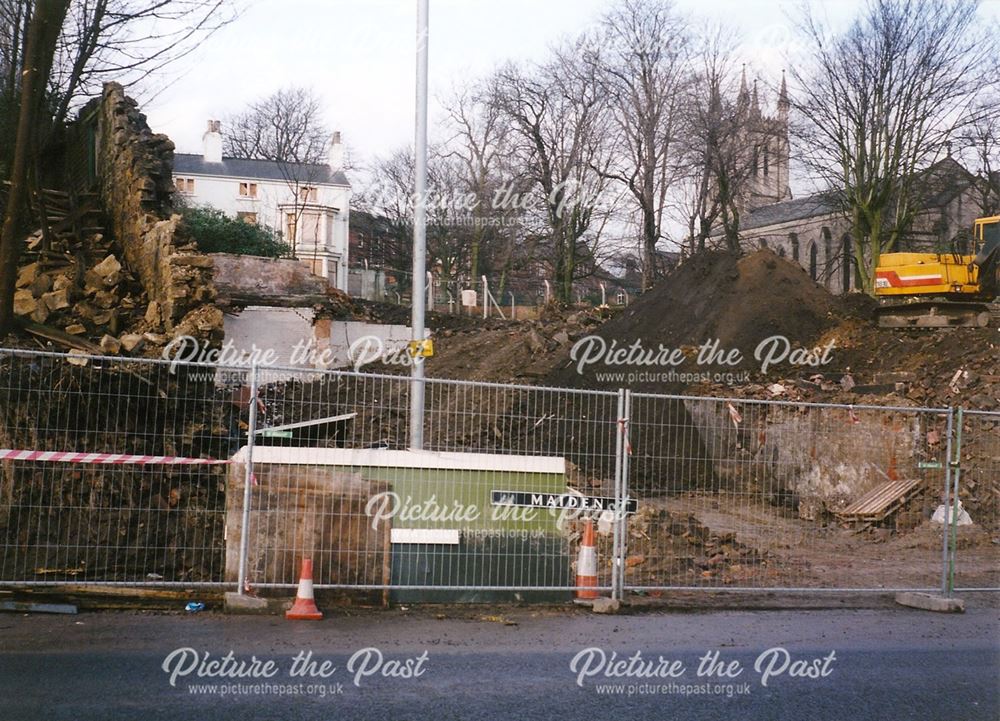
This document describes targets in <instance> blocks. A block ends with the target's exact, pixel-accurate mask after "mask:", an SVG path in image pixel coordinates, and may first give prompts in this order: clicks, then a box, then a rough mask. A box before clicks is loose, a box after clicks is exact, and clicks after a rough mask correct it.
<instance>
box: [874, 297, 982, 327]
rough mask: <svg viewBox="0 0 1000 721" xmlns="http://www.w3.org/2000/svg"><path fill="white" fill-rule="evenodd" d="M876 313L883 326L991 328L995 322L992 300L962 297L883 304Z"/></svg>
mask: <svg viewBox="0 0 1000 721" xmlns="http://www.w3.org/2000/svg"><path fill="white" fill-rule="evenodd" d="M875 315H876V318H877V319H878V324H879V327H880V328H988V327H989V326H990V324H991V323H992V322H993V311H992V309H991V308H990V306H989V304H987V303H969V302H962V301H943V300H942V301H925V302H921V303H902V304H899V305H883V306H880V307H879V308H878V310H876V311H875Z"/></svg>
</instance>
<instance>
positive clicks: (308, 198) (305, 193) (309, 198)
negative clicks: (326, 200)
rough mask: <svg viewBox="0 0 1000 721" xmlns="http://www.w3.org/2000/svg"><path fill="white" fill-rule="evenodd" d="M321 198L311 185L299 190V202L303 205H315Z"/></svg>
mask: <svg viewBox="0 0 1000 721" xmlns="http://www.w3.org/2000/svg"><path fill="white" fill-rule="evenodd" d="M318 197H319V192H318V191H317V190H316V188H314V187H313V186H311V185H303V186H302V187H301V188H299V201H300V202H303V203H315V202H316V199H317V198H318Z"/></svg>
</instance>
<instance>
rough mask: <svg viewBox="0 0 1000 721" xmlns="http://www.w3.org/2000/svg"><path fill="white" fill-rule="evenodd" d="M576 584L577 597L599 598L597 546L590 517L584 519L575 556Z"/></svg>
mask: <svg viewBox="0 0 1000 721" xmlns="http://www.w3.org/2000/svg"><path fill="white" fill-rule="evenodd" d="M576 585H577V586H580V589H578V590H577V592H576V597H577V598H600V594H599V593H598V592H597V547H596V546H595V545H594V521H593V519H591V518H588V519H586V520H585V521H584V526H583V540H581V541H580V553H579V555H578V556H577V557H576Z"/></svg>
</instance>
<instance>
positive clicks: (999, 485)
mask: <svg viewBox="0 0 1000 721" xmlns="http://www.w3.org/2000/svg"><path fill="white" fill-rule="evenodd" d="M955 455H956V459H957V461H958V463H957V464H956V470H955V474H956V478H955V482H954V487H955V488H956V489H957V498H958V507H957V508H956V507H955V506H954V499H953V500H952V512H951V514H949V516H948V520H951V519H953V518H954V519H956V520H957V523H954V524H952V525H951V528H950V533H949V536H950V537H949V542H950V547H951V558H950V561H949V568H948V572H949V587H951V588H953V589H954V590H955V591H972V590H989V591H998V590H1000V549H998V544H1000V412H988V411H966V410H960V411H959V413H958V423H957V428H956V454H955Z"/></svg>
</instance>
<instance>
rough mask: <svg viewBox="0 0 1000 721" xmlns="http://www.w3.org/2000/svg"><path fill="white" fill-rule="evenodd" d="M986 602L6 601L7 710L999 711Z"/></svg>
mask: <svg viewBox="0 0 1000 721" xmlns="http://www.w3.org/2000/svg"><path fill="white" fill-rule="evenodd" d="M970 606H971V608H970V609H969V610H968V612H967V613H966V614H964V615H936V614H931V613H927V612H921V611H916V610H910V609H904V608H895V609H887V610H839V609H838V610H818V611H794V610H792V611H789V610H782V611H712V612H702V613H676V612H674V613H664V612H655V613H649V612H647V613H641V614H635V615H617V616H598V615H592V614H590V613H587V612H584V611H582V610H580V611H577V610H553V609H531V608H517V609H501V610H489V609H483V608H479V607H477V608H455V607H451V608H447V609H436V610H435V609H430V608H425V609H413V610H408V611H406V610H401V609H394V610H386V611H353V612H350V614H348V613H347V612H344V611H338V612H334V613H333V614H332V615H331V614H328V616H327V618H325V619H324V620H323V621H320V622H314V623H310V622H289V621H285V620H284V619H283V618H279V617H227V616H222V615H217V614H212V613H201V614H195V615H180V614H144V613H89V614H80V615H77V616H43V615H34V616H25V615H18V614H10V613H8V614H3V615H0V699H2V702H0V709H2V710H0V718H3V719H11V720H12V721H14V720H16V721H21V720H24V721H27V720H29V719H44V720H45V721H57V720H59V719H67V720H69V719H73V720H74V721H79V720H83V719H100V720H102V721H105V720H107V719H143V720H144V721H152V720H154V719H233V720H234V721H235V720H238V721H248V720H249V719H324V720H326V719H338V720H339V719H387V720H390V721H397V720H405V719H434V720H435V721H445V720H447V719H484V720H485V719H519V720H522V719H524V720H527V719H574V720H575V721H579V720H581V719H587V720H597V719H628V720H629V721H639V720H643V719H657V720H659V719H726V720H732V719H736V720H742V719H796V720H798V719H802V720H807V719H809V720H820V719H831V720H832V719H836V720H837V721H842V720H843V719H850V720H851V721H863V720H865V719H878V720H879V721H889V720H893V719H900V720H902V719H906V720H912V721H919V720H922V719H927V720H931V719H934V720H937V719H956V720H958V719H961V720H962V721H976V720H977V719H983V720H984V721H986V720H988V721H995V720H996V719H997V718H1000V694H998V683H1000V681H998V679H1000V650H998V649H1000V645H998V632H1000V614H998V611H997V609H996V608H995V604H980V605H979V606H978V607H977V605H976V603H975V601H974V600H973V601H972V602H970ZM991 606H994V607H991ZM637 654H638V655H637ZM324 664H325V665H324ZM734 664H735V665H734ZM765 682H766V684H765Z"/></svg>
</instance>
